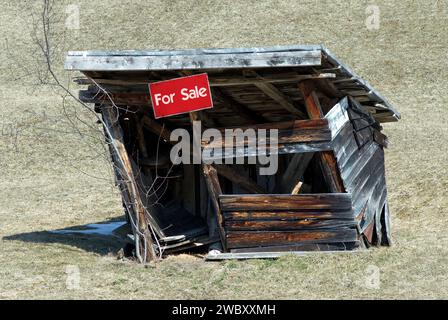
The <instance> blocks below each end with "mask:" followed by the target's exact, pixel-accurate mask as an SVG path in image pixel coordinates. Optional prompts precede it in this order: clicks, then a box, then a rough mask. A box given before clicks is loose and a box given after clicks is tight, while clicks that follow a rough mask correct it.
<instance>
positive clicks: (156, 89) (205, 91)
mask: <svg viewBox="0 0 448 320" xmlns="http://www.w3.org/2000/svg"><path fill="white" fill-rule="evenodd" d="M149 93H150V95H151V102H152V106H153V109H154V117H155V118H156V119H158V118H163V117H168V116H174V115H177V114H181V113H187V112H193V111H198V110H203V109H210V108H212V107H213V102H212V96H211V92H210V85H209V83H208V77H207V74H206V73H201V74H197V75H193V76H188V77H182V78H176V79H171V80H165V81H159V82H153V83H150V84H149Z"/></svg>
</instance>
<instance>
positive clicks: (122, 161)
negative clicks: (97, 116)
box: [101, 107, 157, 263]
mask: <svg viewBox="0 0 448 320" xmlns="http://www.w3.org/2000/svg"><path fill="white" fill-rule="evenodd" d="M101 113H102V116H103V121H104V125H105V128H104V129H105V131H106V138H107V139H108V140H109V143H110V144H111V146H110V150H111V155H112V160H113V161H114V165H115V166H116V170H115V172H116V174H119V177H117V181H119V182H120V183H121V184H122V186H120V189H121V190H122V192H125V193H126V194H123V200H124V202H125V205H126V208H127V209H128V210H129V211H132V212H133V217H132V216H131V217H130V218H131V219H132V220H133V221H134V222H137V223H136V225H134V224H133V223H131V226H132V230H133V232H134V236H135V239H141V238H142V237H143V241H141V242H139V243H138V245H139V246H140V250H139V255H140V257H139V258H140V260H141V262H143V263H146V262H148V261H151V260H155V259H156V258H157V256H156V253H155V250H154V246H153V240H152V235H151V232H150V230H149V227H148V222H147V220H146V215H145V208H144V206H143V202H142V200H141V198H140V195H139V192H138V187H137V183H136V181H135V177H134V173H133V171H132V163H131V159H130V158H129V155H128V153H127V151H126V148H125V146H124V141H123V132H122V129H121V127H120V124H119V123H118V116H119V115H118V111H117V109H116V108H115V107H103V108H102V109H101ZM129 213H130V212H129ZM131 215H132V214H131Z"/></svg>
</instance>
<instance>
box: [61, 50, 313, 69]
mask: <svg viewBox="0 0 448 320" xmlns="http://www.w3.org/2000/svg"><path fill="white" fill-rule="evenodd" d="M320 58H321V53H320V51H319V50H310V51H295V52H252V53H222V54H196V55H182V54H179V55H172V54H169V53H168V52H167V54H166V55H157V56H151V55H136V56H131V55H123V56H120V55H113V56H98V55H91V54H88V53H87V54H86V55H76V56H72V55H69V56H67V60H66V62H65V68H66V69H68V70H80V71H125V70H126V71H130V70H132V71H144V70H185V69H187V70H188V69H226V68H241V67H250V68H260V67H297V66H318V65H320V63H321V61H320Z"/></svg>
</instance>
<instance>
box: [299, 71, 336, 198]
mask: <svg viewBox="0 0 448 320" xmlns="http://www.w3.org/2000/svg"><path fill="white" fill-rule="evenodd" d="M299 89H300V91H301V93H302V95H303V99H304V101H305V107H306V111H307V113H308V116H309V117H310V119H320V118H323V117H324V114H323V112H322V108H321V106H320V103H319V99H318V97H317V91H316V89H315V86H314V83H313V82H312V80H305V81H302V82H300V83H299ZM319 158H320V163H321V166H322V169H323V172H324V175H325V180H326V181H327V183H328V184H329V185H330V188H331V191H333V192H338V193H341V192H345V188H344V183H343V182H342V179H341V175H340V173H339V169H338V166H337V162H336V157H335V156H334V153H333V151H323V152H320V153H319Z"/></svg>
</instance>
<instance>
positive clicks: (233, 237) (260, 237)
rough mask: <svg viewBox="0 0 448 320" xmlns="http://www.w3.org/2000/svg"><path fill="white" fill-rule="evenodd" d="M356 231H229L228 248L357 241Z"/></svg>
mask: <svg viewBox="0 0 448 320" xmlns="http://www.w3.org/2000/svg"><path fill="white" fill-rule="evenodd" d="M357 237H358V235H357V232H356V229H349V228H343V229H330V230H313V231H300V230H296V231H229V232H227V236H226V238H227V245H228V248H231V249H232V248H244V247H252V246H254V247H260V246H273V245H283V244H291V245H292V244H300V243H304V242H313V243H319V242H323V243H334V242H350V241H356V240H357Z"/></svg>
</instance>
